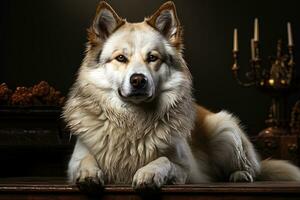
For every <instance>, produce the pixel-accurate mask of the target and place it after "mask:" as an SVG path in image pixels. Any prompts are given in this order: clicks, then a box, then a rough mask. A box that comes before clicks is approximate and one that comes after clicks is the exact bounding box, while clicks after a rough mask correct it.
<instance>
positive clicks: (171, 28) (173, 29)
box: [146, 1, 182, 48]
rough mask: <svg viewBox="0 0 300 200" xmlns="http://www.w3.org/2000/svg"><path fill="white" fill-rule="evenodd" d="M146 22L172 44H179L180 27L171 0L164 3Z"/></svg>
mask: <svg viewBox="0 0 300 200" xmlns="http://www.w3.org/2000/svg"><path fill="white" fill-rule="evenodd" d="M146 22H147V23H148V24H149V25H150V26H152V27H154V28H155V29H156V30H158V31H159V32H160V33H161V34H162V35H164V36H165V37H166V38H167V39H168V40H169V41H170V42H171V44H172V45H174V46H175V47H177V48H180V46H181V34H182V28H181V26H180V22H179V20H178V17H177V13H176V7H175V4H174V3H173V2H172V1H168V2H166V3H164V4H163V5H162V6H160V8H159V9H158V10H157V11H156V12H155V13H154V14H153V15H152V16H151V17H149V18H147V19H146Z"/></svg>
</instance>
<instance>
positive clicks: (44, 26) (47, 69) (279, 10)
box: [0, 0, 300, 134]
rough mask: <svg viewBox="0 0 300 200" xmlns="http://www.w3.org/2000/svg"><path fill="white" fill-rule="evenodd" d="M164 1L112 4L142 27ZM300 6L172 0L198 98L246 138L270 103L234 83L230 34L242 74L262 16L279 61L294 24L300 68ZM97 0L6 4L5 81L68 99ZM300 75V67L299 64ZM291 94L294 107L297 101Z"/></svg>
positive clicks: (267, 49) (7, 0)
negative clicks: (227, 116) (45, 86)
mask: <svg viewBox="0 0 300 200" xmlns="http://www.w3.org/2000/svg"><path fill="white" fill-rule="evenodd" d="M163 2H164V1H148V0H126V1H117V0H109V1H108V3H110V4H111V5H112V7H113V8H114V9H115V10H116V11H117V13H118V14H119V15H120V16H122V17H124V18H127V20H128V21H130V22H136V21H142V20H143V17H144V16H149V15H151V14H152V13H153V12H154V11H155V10H156V9H157V8H158V7H159V6H160V5H161V4H162V3H163ZM298 2H299V1H297V0H285V1H283V0H281V1H280V0H276V1H259V0H252V1H250V0H247V1H237V0H227V1H218V0H194V1H185V0H175V4H176V6H177V12H178V15H179V18H180V20H181V23H182V25H183V27H184V30H185V31H184V37H185V39H184V43H185V59H186V61H187V63H188V65H189V67H190V70H191V71H192V74H193V76H194V88H195V91H194V93H195V97H196V99H197V101H198V102H199V103H201V104H202V105H204V106H206V107H208V108H209V109H211V110H214V111H218V110H220V109H226V110H229V111H231V112H233V113H235V114H236V115H237V116H239V118H240V119H241V120H242V122H243V124H244V125H245V127H246V128H247V130H248V132H249V133H254V134H255V133H257V132H258V131H260V130H261V129H262V128H263V127H264V120H265V118H266V117H267V112H268V109H269V103H270V98H269V97H267V96H266V95H264V94H262V93H261V92H259V91H258V90H256V89H255V88H242V87H240V86H238V85H237V83H236V82H235V81H234V79H233V77H232V74H231V71H230V67H231V65H232V54H231V51H232V35H233V28H235V27H237V28H238V29H239V41H240V50H241V62H240V63H241V65H242V68H244V69H246V68H248V60H249V59H250V38H251V37H253V36H252V35H253V20H254V17H259V20H260V40H261V47H262V52H261V53H262V56H263V58H264V59H267V57H268V56H269V55H275V50H276V41H277V39H279V38H282V39H284V41H285V42H286V37H287V36H286V22H287V21H291V22H292V28H293V34H294V41H295V44H296V52H295V55H296V64H297V63H298V64H300V57H299V52H300V35H299V34H300V23H299V19H300V14H299V6H298V5H299V4H300V3H298ZM97 4H98V0H88V1H84V0H43V1H41V0H26V1H23V0H1V1H0V9H1V12H0V13H1V24H0V25H1V28H0V42H1V52H2V53H1V65H0V82H6V83H7V84H8V85H9V86H10V87H11V88H14V87H16V86H20V85H24V86H31V85H33V84H35V83H37V82H39V81H40V80H46V81H48V82H49V83H50V84H51V85H53V86H54V87H56V88H57V89H58V90H60V91H62V92H63V93H64V94H67V92H68V88H69V87H70V86H71V85H72V83H73V81H74V79H75V76H76V71H77V69H78V67H79V66H80V64H81V60H82V59H83V54H84V50H85V42H86V29H87V28H88V27H89V25H90V24H91V21H92V19H93V17H94V14H95V10H96V6H97ZM297 48H298V49H297ZM297 67H298V69H299V70H298V71H300V66H299V65H298V66H297ZM299 96H300V95H299V94H294V95H293V96H292V97H291V99H290V101H289V104H292V103H294V101H295V100H296V99H299V98H300V97H299Z"/></svg>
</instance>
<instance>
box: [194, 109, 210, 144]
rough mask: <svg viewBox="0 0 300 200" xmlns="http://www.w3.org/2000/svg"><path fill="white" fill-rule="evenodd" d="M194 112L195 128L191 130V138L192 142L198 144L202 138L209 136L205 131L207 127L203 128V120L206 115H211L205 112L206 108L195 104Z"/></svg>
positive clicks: (207, 111)
mask: <svg viewBox="0 0 300 200" xmlns="http://www.w3.org/2000/svg"><path fill="white" fill-rule="evenodd" d="M195 109H196V110H197V111H196V118H195V126H194V129H193V130H192V133H191V136H192V141H194V142H198V141H200V140H201V138H202V137H205V138H206V137H208V135H209V134H210V133H209V132H208V131H207V127H206V126H205V119H206V117H207V116H208V115H211V114H213V113H212V112H211V111H209V110H207V109H206V108H204V107H202V106H199V105H198V104H195Z"/></svg>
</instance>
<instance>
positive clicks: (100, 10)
mask: <svg viewBox="0 0 300 200" xmlns="http://www.w3.org/2000/svg"><path fill="white" fill-rule="evenodd" d="M124 23H125V20H124V19H122V18H120V17H119V16H118V14H117V13H116V12H115V11H114V10H113V8H112V7H111V6H110V5H109V4H108V3H106V2H105V1H101V2H100V3H99V5H98V7H97V11H96V16H95V18H94V21H93V24H92V26H91V27H90V29H89V40H90V42H96V41H99V39H100V41H104V40H106V39H107V38H108V37H109V36H110V34H112V32H113V31H114V30H116V29H117V28H118V27H120V26H121V25H123V24H124Z"/></svg>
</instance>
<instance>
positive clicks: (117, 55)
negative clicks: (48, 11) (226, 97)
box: [63, 2, 300, 189]
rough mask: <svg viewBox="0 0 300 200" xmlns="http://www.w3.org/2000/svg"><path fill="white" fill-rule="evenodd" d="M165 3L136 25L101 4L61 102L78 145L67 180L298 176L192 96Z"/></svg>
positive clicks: (178, 32) (142, 182)
mask: <svg viewBox="0 0 300 200" xmlns="http://www.w3.org/2000/svg"><path fill="white" fill-rule="evenodd" d="M182 48H183V45H182V28H181V26H180V23H179V20H178V17H177V14H176V10H175V5H174V4H173V2H167V3H165V4H163V5H162V6H161V7H160V8H159V9H158V10H157V11H156V12H155V13H154V14H153V15H152V16H151V17H148V18H145V20H144V21H143V22H141V23H129V22H127V21H126V20H125V19H122V18H120V17H119V16H118V15H117V14H116V12H115V11H114V10H113V9H112V8H111V6H109V5H108V4H107V3H105V2H100V4H99V6H98V8H97V13H96V17H95V19H94V21H93V24H92V26H91V27H90V29H89V30H88V44H87V50H86V56H85V58H84V60H83V63H82V66H81V67H80V69H79V73H78V77H77V80H76V82H75V84H74V85H73V87H72V89H71V92H70V94H69V98H68V101H67V103H66V105H65V107H64V111H63V117H64V119H65V120H66V122H67V124H68V127H69V128H70V130H71V133H72V134H73V135H76V136H77V143H76V145H75V149H74V152H73V154H72V157H71V160H70V162H69V168H68V174H69V180H70V182H72V183H75V182H78V183H85V182H89V183H95V184H100V185H103V184H106V183H109V184H111V183H116V184H120V183H122V184H124V183H126V184H132V186H133V187H134V188H137V189H141V188H153V187H154V188H157V187H158V188H159V187H161V186H162V185H164V184H184V183H201V182H212V181H232V182H238V181H243V182H252V181H255V180H297V181H299V180H300V171H299V169H298V168H297V167H295V166H293V165H292V164H289V163H288V162H285V161H276V160H266V161H260V159H259V157H258V155H257V154H256V152H255V150H254V148H253V145H252V144H251V143H250V141H249V140H248V138H247V136H246V135H245V134H244V132H243V130H242V129H241V127H240V126H239V121H238V120H237V118H236V117H234V116H232V114H230V113H228V112H226V111H221V112H218V113H213V112H211V111H209V110H207V109H205V108H203V107H201V106H199V105H197V104H196V103H195V102H194V99H193V95H192V77H191V74H190V72H189V69H188V67H187V65H186V63H185V61H184V59H183V57H182Z"/></svg>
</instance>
